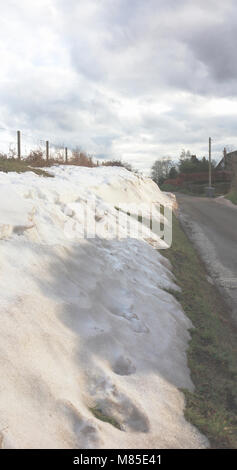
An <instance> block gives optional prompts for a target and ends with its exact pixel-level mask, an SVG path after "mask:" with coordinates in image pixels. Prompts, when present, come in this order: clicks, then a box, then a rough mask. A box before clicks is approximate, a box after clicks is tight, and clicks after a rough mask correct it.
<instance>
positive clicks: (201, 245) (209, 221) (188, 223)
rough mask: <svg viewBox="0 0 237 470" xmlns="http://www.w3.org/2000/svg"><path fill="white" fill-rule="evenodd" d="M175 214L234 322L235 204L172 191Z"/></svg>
mask: <svg viewBox="0 0 237 470" xmlns="http://www.w3.org/2000/svg"><path fill="white" fill-rule="evenodd" d="M176 198H177V202H178V205H179V215H180V219H181V221H182V223H183V226H184V228H185V230H186V232H187V234H188V235H189V237H190V238H191V239H192V240H193V241H194V243H195V244H196V246H197V248H198V250H199V252H200V254H201V256H202V259H203V261H204V262H205V264H206V266H207V269H208V272H209V274H210V276H211V277H212V279H213V280H214V281H215V283H216V284H217V286H218V287H219V289H220V290H221V292H222V293H223V295H224V296H225V298H226V300H227V302H228V304H229V306H230V307H231V310H232V314H233V318H234V319H235V321H236V323H237V206H234V205H231V204H230V203H229V202H228V201H225V200H224V199H210V198H203V197H194V196H187V195H184V194H176Z"/></svg>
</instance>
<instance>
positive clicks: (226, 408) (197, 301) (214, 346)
mask: <svg viewBox="0 0 237 470" xmlns="http://www.w3.org/2000/svg"><path fill="white" fill-rule="evenodd" d="M162 254H164V255H165V256H166V257H167V258H168V259H169V260H170V261H171V263H172V266H173V272H174V274H175V276H176V279H177V284H178V285H179V286H180V287H181V289H182V291H181V292H178V293H177V292H172V294H173V295H175V297H176V298H177V300H178V301H179V302H180V303H181V305H182V307H183V309H184V311H185V313H186V315H187V316H188V317H189V318H190V319H191V321H192V323H193V326H194V329H192V330H191V332H190V333H191V341H190V343H189V349H188V352H187V354H188V365H189V368H190V370H191V376H192V380H193V383H194V385H195V391H194V393H191V392H189V391H187V390H183V392H184V394H185V399H186V408H185V417H186V419H187V420H188V421H190V422H191V423H193V424H194V425H195V426H196V427H197V428H198V429H199V430H200V431H201V432H202V433H203V434H205V435H206V436H207V437H208V439H209V441H210V444H211V447H213V448H235V449H236V448H237V329H236V327H235V326H234V325H233V323H232V321H231V317H230V314H229V312H228V311H227V307H226V305H225V304H224V301H223V299H222V297H221V295H220V294H219V292H218V291H217V289H216V288H215V286H213V285H212V284H210V283H209V282H208V281H207V277H206V276H207V273H206V269H205V267H204V265H203V263H202V261H201V260H200V258H199V256H198V254H197V253H196V251H195V249H194V247H193V245H192V243H191V242H190V241H189V239H188V238H187V236H186V235H185V233H184V232H183V230H182V228H181V226H180V224H179V221H178V220H177V219H176V218H175V217H173V244H172V247H171V248H169V249H167V250H164V251H163V253H162Z"/></svg>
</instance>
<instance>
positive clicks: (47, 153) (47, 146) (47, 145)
mask: <svg viewBox="0 0 237 470" xmlns="http://www.w3.org/2000/svg"><path fill="white" fill-rule="evenodd" d="M48 159H49V141H48V140H46V160H48Z"/></svg>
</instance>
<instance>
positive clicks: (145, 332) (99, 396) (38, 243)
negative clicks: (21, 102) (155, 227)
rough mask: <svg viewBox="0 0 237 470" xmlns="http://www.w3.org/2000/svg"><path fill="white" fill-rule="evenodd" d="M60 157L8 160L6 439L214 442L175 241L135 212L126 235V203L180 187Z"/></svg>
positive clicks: (0, 225)
mask: <svg viewBox="0 0 237 470" xmlns="http://www.w3.org/2000/svg"><path fill="white" fill-rule="evenodd" d="M50 171H52V172H53V173H54V175H55V177H54V178H45V179H44V178H42V177H39V176H36V175H34V174H33V173H23V174H15V173H8V174H5V173H0V260H1V265H0V266H1V276H0V292H1V296H0V331H1V341H0V374H1V390H0V443H1V446H2V447H3V448H202V447H206V446H207V445H208V443H207V440H206V438H205V437H204V436H202V435H201V434H200V433H199V432H198V430H197V429H196V428H194V427H193V426H191V425H190V424H189V423H187V422H186V421H185V419H184V416H183V409H184V397H183V394H182V393H181V392H180V391H179V390H178V387H186V388H189V389H192V388H193V385H192V382H191V379H190V375H189V370H188V368H187V363H186V353H185V351H186V348H187V343H188V340H189V333H188V329H189V328H190V327H191V323H190V321H189V320H188V319H187V318H186V316H185V315H184V313H183V311H182V310H181V307H180V305H179V304H178V302H177V301H176V300H175V299H174V298H173V297H172V296H171V295H170V294H168V293H167V292H166V290H165V289H170V288H172V289H176V288H177V287H176V285H175V280H174V279H173V276H172V273H171V270H170V266H169V263H168V261H167V260H166V258H164V257H163V256H162V254H161V252H159V251H157V250H155V249H154V246H156V247H157V246H160V247H164V242H162V241H159V239H158V237H157V235H156V234H152V236H151V234H150V233H149V234H148V232H147V233H146V230H145V235H144V234H142V235H141V234H140V232H139V233H138V235H137V237H136V238H126V237H125V236H123V235H124V231H125V228H126V227H125V225H126V223H127V222H126V220H125V219H124V218H123V217H122V219H121V220H119V224H120V226H121V227H120V228H121V232H122V236H121V237H120V238H118V237H115V236H114V227H115V225H117V224H118V222H116V223H115V221H117V218H116V217H117V216H118V213H119V212H120V211H118V210H117V209H116V207H117V206H118V205H119V204H120V203H124V202H126V203H128V202H129V203H136V204H142V203H144V202H146V203H150V202H153V201H156V202H157V201H159V202H161V203H163V204H166V205H170V204H171V199H170V198H169V197H168V196H167V195H164V194H163V193H161V192H160V191H159V189H158V188H157V186H156V185H155V184H154V183H153V182H152V181H151V180H150V179H147V178H142V177H140V176H136V175H134V174H132V173H129V172H128V171H126V170H124V169H120V168H109V167H104V168H92V169H86V168H80V167H70V166H69V167H55V168H52V169H50ZM85 207H86V208H89V209H88V211H87V219H86V220H87V221H88V220H89V222H88V226H89V231H90V230H91V226H92V225H93V224H92V221H93V223H95V225H96V236H95V237H94V238H93V237H89V238H85V237H84V238H83V236H82V235H83V234H82V214H83V213H84V212H85ZM92 207H93V208H94V207H95V211H96V212H95V213H94V212H93V211H92ZM93 210H94V209H93ZM88 214H89V215H88ZM123 215H124V216H125V214H124V213H123V212H122V216H123ZM156 218H157V219H158V218H159V215H158V214H156ZM130 219H132V217H130ZM133 223H134V224H137V223H138V222H136V221H134V222H133V220H132V224H133ZM140 225H141V224H140ZM93 229H94V227H93ZM147 230H148V229H147ZM105 232H106V234H107V236H104V233H105ZM101 417H102V418H103V419H105V421H102V420H101V419H99V418H101ZM109 421H110V422H109ZM111 423H112V424H111ZM114 424H115V425H116V426H117V427H116V426H114Z"/></svg>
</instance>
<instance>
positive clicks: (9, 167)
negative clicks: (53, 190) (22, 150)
mask: <svg viewBox="0 0 237 470" xmlns="http://www.w3.org/2000/svg"><path fill="white" fill-rule="evenodd" d="M0 171H3V172H4V173H9V172H12V171H15V172H16V173H25V172H26V171H32V172H33V173H35V174H36V175H39V176H46V177H53V175H51V174H50V173H48V172H47V171H45V170H41V169H40V168H31V167H30V166H29V164H27V162H25V161H24V160H18V159H16V158H0Z"/></svg>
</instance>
